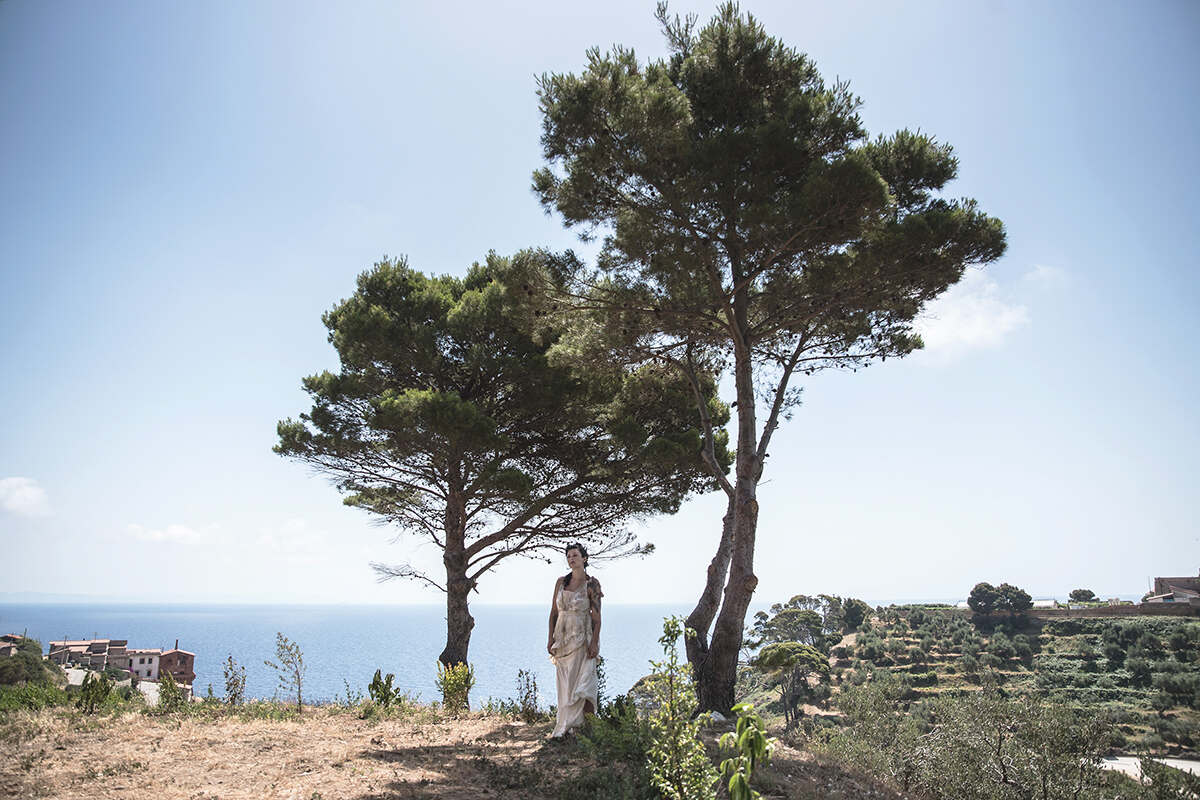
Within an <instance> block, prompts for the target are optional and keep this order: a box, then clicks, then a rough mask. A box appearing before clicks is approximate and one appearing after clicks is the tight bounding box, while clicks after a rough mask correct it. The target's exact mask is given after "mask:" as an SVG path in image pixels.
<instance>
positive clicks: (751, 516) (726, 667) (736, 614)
mask: <svg viewBox="0 0 1200 800" xmlns="http://www.w3.org/2000/svg"><path fill="white" fill-rule="evenodd" d="M734 316H735V322H736V324H737V327H738V329H739V330H740V331H746V330H748V325H747V324H746V313H745V302H744V298H741V297H739V298H736V299H735V302H734ZM751 355H752V353H751V348H750V346H749V341H748V339H746V338H745V336H744V335H743V336H742V337H739V338H737V339H736V340H735V342H734V381H735V384H736V386H737V401H738V409H737V414H738V438H737V465H736V468H735V475H736V481H735V483H734V491H733V497H732V498H731V500H730V512H731V513H732V517H733V519H732V520H730V521H728V522H727V523H726V525H727V526H730V527H731V528H732V536H731V537H730V554H729V575H728V579H727V580H726V583H725V594H724V597H723V599H722V601H721V610H720V613H718V615H717V622H716V626H715V627H714V628H713V634H712V639H711V641H710V642H709V651H708V654H707V659H706V661H705V663H704V668H703V670H702V671H701V672H699V673H698V674H697V675H696V681H697V694H698V695H699V700H700V706H699V710H700V711H717V712H719V713H721V714H725V715H728V714H729V713H730V709H731V708H733V703H734V697H733V690H734V686H735V685H736V683H737V666H738V654H739V653H740V652H741V649H742V633H743V630H742V629H743V626H744V625H745V624H746V611H747V610H748V609H749V608H750V599H751V598H752V597H753V596H754V589H755V587H757V586H758V578H757V577H755V575H754V537H755V533H756V532H757V530H758V498H757V489H758V481H759V479H760V478H761V477H762V461H761V458H760V457H759V454H758V421H757V414H756V409H755V402H756V398H755V395H754V372H753V365H752V361H751ZM727 516H728V515H727ZM724 534H725V531H722V540H724Z"/></svg>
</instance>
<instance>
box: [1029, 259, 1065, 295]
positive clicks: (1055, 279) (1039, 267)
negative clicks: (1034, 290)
mask: <svg viewBox="0 0 1200 800" xmlns="http://www.w3.org/2000/svg"><path fill="white" fill-rule="evenodd" d="M1021 280H1023V281H1025V282H1026V283H1031V284H1033V285H1034V286H1040V287H1042V288H1045V289H1057V288H1059V287H1062V286H1066V285H1067V284H1068V283H1070V276H1069V275H1068V274H1067V271H1066V270H1064V269H1059V268H1058V267H1051V266H1048V265H1046V264H1034V265H1033V269H1031V270H1029V272H1026V273H1025V275H1024V276H1023V277H1022V278H1021Z"/></svg>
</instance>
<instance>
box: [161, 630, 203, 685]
mask: <svg viewBox="0 0 1200 800" xmlns="http://www.w3.org/2000/svg"><path fill="white" fill-rule="evenodd" d="M195 665H196V654H195V653H189V652H188V651H187V650H180V649H179V640H178V639H176V640H175V647H173V648H172V649H170V650H167V651H165V652H164V653H163V654H162V658H161V659H160V660H159V667H158V670H159V674H162V673H164V672H170V673H171V677H172V678H174V679H175V682H176V683H182V684H185V685H187V686H191V685H192V684H193V683H195V682H196V672H195V670H194V667H195Z"/></svg>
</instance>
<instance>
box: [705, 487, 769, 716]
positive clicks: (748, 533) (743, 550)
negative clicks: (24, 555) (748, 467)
mask: <svg viewBox="0 0 1200 800" xmlns="http://www.w3.org/2000/svg"><path fill="white" fill-rule="evenodd" d="M754 488H755V487H754V486H750V487H748V489H749V495H750V496H749V498H748V499H747V501H746V502H744V503H739V506H740V507H739V509H738V511H739V512H740V513H738V514H737V515H736V517H735V524H734V532H733V552H732V553H731V556H730V562H729V580H728V581H727V582H726V584H725V596H724V600H723V601H722V603H721V612H720V614H719V615H718V616H717V623H716V626H715V627H714V628H713V635H712V642H711V643H710V645H709V659H708V660H709V667H708V669H709V672H710V674H709V676H708V679H709V681H708V682H709V685H708V686H707V687H706V689H705V697H704V700H705V701H707V702H706V703H705V705H706V706H707V709H708V710H712V711H719V712H720V713H722V714H729V711H730V709H731V708H733V704H734V696H733V690H734V686H735V684H736V683H737V667H738V654H739V653H740V652H741V649H742V634H743V626H744V624H745V620H746V611H747V609H749V608H750V599H751V598H752V597H753V596H754V590H755V588H756V587H757V586H758V578H757V577H756V576H755V575H754V536H755V533H756V531H757V527H758V501H757V500H756V499H755V498H754V496H753V495H754ZM740 494H742V492H741V491H740V487H739V495H740Z"/></svg>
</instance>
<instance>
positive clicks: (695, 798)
mask: <svg viewBox="0 0 1200 800" xmlns="http://www.w3.org/2000/svg"><path fill="white" fill-rule="evenodd" d="M685 633H686V632H685V630H684V627H683V621H682V620H681V619H680V618H679V617H667V618H666V619H665V620H664V621H663V635H662V636H661V637H660V638H659V640H658V641H659V644H661V645H662V647H663V654H664V655H665V658H664V660H662V661H656V662H652V666H653V672H652V673H651V676H650V690H651V693H652V697H653V704H654V710H653V711H652V712H651V713H650V718H649V725H650V746H649V748H648V749H647V752H646V768H647V771H648V772H649V773H650V783H651V785H653V786H654V788H655V789H657V790H658V792H659V793H660V794H661V795H662V797H663V798H664V800H710V798H712V797H713V785H714V784H715V783H716V782H717V771H716V769H714V768H713V765H712V763H711V762H709V760H708V756H707V755H706V754H705V751H704V745H703V744H702V743H701V742H700V739H699V728H700V723H699V721H698V720H695V719H692V712H693V711H694V710H695V708H696V692H695V688H694V686H693V683H692V674H691V667H690V666H689V665H687V664H680V663H679V653H678V650H677V649H676V642H677V641H678V640H679V637H680V635H683V634H685ZM690 635H692V636H694V635H695V632H694V631H693V632H691V633H690Z"/></svg>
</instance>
